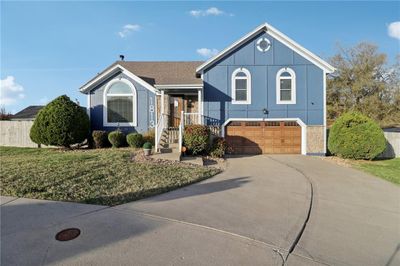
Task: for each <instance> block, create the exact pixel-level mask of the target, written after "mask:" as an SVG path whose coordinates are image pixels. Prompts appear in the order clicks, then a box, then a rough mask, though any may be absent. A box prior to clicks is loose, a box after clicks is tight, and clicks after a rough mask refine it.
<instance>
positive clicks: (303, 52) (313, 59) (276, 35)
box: [196, 23, 335, 74]
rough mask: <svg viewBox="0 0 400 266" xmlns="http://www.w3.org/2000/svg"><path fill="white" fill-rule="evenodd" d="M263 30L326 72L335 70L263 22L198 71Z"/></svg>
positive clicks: (199, 71)
mask: <svg viewBox="0 0 400 266" xmlns="http://www.w3.org/2000/svg"><path fill="white" fill-rule="evenodd" d="M263 31H264V32H266V33H268V34H269V35H271V36H272V37H273V38H275V39H276V40H278V41H280V42H281V43H283V44H284V45H286V46H287V47H289V48H290V49H292V50H293V51H295V52H296V53H298V54H299V55H301V56H303V57H304V58H306V59H307V60H309V61H310V62H311V63H313V64H315V65H316V66H318V67H319V68H321V69H322V70H324V71H325V72H326V73H332V72H333V71H335V68H334V67H333V66H331V65H330V64H329V63H327V62H326V61H324V60H322V59H321V58H320V57H318V56H317V55H315V54H313V53H312V52H310V51H309V50H307V49H306V48H304V47H303V46H301V45H300V44H298V43H297V42H295V41H293V40H292V39H290V38H289V37H288V36H286V35H285V34H283V33H282V32H280V31H278V30H277V29H275V28H274V27H272V26H271V25H269V24H268V23H264V24H261V25H260V26H258V27H257V28H255V29H254V30H253V31H251V32H249V33H248V34H246V35H245V36H243V37H242V38H241V39H239V40H237V41H236V42H234V43H233V44H232V45H231V46H229V47H227V48H225V49H224V50H222V51H221V52H220V53H218V54H217V55H215V56H214V57H212V58H210V59H209V60H207V61H206V62H204V63H203V64H202V65H200V66H199V67H198V68H197V69H196V73H197V74H202V73H203V71H204V70H205V69H207V68H208V67H210V66H211V65H212V64H214V63H215V62H216V61H218V60H220V59H222V57H224V56H225V55H227V54H228V53H230V52H232V50H234V49H236V48H237V47H238V46H240V45H242V44H243V43H245V42H247V41H248V40H250V39H251V38H253V37H254V36H256V35H257V34H259V33H260V32H263Z"/></svg>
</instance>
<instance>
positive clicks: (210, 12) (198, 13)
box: [189, 7, 233, 18]
mask: <svg viewBox="0 0 400 266" xmlns="http://www.w3.org/2000/svg"><path fill="white" fill-rule="evenodd" d="M189 14H190V15H191V16H193V17H196V18H199V17H205V16H221V15H228V16H233V14H228V13H226V12H225V11H223V10H220V9H218V8H216V7H210V8H209V9H206V10H201V9H198V10H191V11H189Z"/></svg>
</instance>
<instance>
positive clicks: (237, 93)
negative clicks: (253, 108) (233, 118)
mask: <svg viewBox="0 0 400 266" xmlns="http://www.w3.org/2000/svg"><path fill="white" fill-rule="evenodd" d="M232 104H251V75H250V72H249V71H248V70H247V69H245V68H238V69H236V70H235V71H233V73H232Z"/></svg>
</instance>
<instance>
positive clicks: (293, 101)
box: [276, 67, 296, 104]
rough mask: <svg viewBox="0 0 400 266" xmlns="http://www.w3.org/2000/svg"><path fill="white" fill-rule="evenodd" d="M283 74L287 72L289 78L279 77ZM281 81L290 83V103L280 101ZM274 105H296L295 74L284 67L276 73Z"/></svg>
mask: <svg viewBox="0 0 400 266" xmlns="http://www.w3.org/2000/svg"><path fill="white" fill-rule="evenodd" d="M284 72H288V73H289V74H290V77H281V75H282V73H284ZM281 79H290V80H291V81H292V82H291V84H292V90H291V100H290V101H282V100H281ZM276 104H296V73H295V72H294V71H293V69H291V68H288V67H284V68H281V69H280V70H279V71H278V73H276Z"/></svg>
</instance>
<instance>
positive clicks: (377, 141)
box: [328, 112, 386, 160]
mask: <svg viewBox="0 0 400 266" xmlns="http://www.w3.org/2000/svg"><path fill="white" fill-rule="evenodd" d="M328 148H329V150H330V152H331V153H332V154H335V155H338V156H340V157H342V158H350V159H357V160H359V159H368V160H371V159H373V158H375V157H376V156H378V155H379V154H380V153H382V152H383V151H384V150H385V148H386V139H385V136H384V135H383V131H382V129H381V128H380V127H379V126H378V124H377V123H375V122H374V121H373V120H372V119H370V118H368V117H366V116H364V115H362V114H360V113H357V112H350V113H346V114H343V115H342V116H341V117H339V118H338V119H337V120H336V122H335V123H334V124H333V126H332V128H331V129H330V131H329V140H328Z"/></svg>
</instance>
